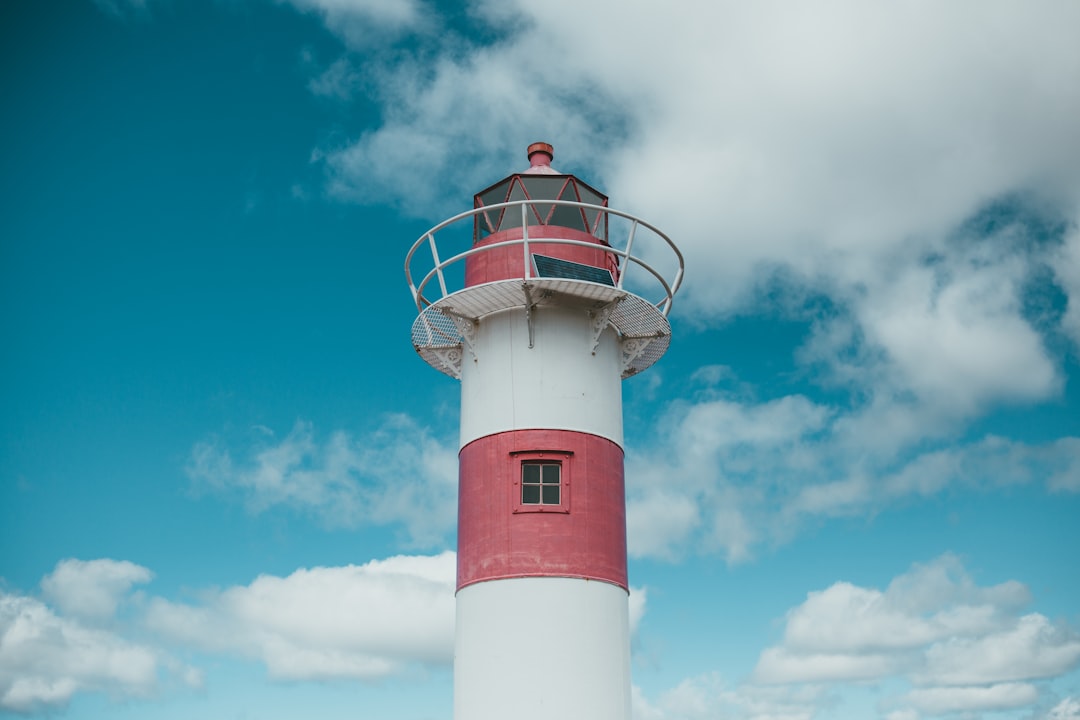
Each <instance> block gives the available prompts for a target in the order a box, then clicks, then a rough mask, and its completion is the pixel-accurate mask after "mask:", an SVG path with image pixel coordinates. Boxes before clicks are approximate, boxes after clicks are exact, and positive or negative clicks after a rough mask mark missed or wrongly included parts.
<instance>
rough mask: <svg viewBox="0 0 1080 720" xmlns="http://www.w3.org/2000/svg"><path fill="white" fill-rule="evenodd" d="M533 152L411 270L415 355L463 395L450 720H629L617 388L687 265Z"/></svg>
mask: <svg viewBox="0 0 1080 720" xmlns="http://www.w3.org/2000/svg"><path fill="white" fill-rule="evenodd" d="M528 154H529V160H530V165H531V166H530V167H529V169H528V170H525V171H524V172H521V173H517V174H514V175H511V176H509V177H507V178H505V179H503V180H501V181H500V182H498V183H496V184H495V185H492V186H491V187H489V188H488V189H486V190H483V191H482V192H480V193H478V194H477V195H476V196H475V198H474V208H473V210H471V211H468V212H464V213H461V214H460V215H457V216H455V217H452V218H450V219H448V220H446V221H444V222H443V223H440V224H439V225H437V226H436V227H434V228H432V229H431V230H430V231H428V232H427V233H425V234H424V236H423V237H421V238H420V239H419V240H418V241H417V242H416V244H415V245H413V247H412V249H411V250H410V252H409V255H408V258H407V259H406V264H405V269H406V276H407V278H408V280H409V287H410V289H411V290H412V293H413V297H414V299H415V301H416V304H417V310H418V311H419V316H418V317H417V319H416V321H415V322H414V323H413V328H412V339H413V344H414V346H415V347H416V349H417V351H418V352H419V353H420V355H421V356H422V357H423V358H424V359H425V360H426V361H427V362H428V363H429V364H430V365H432V366H433V367H435V368H436V369H437V370H440V371H441V372H444V373H446V374H448V375H450V376H452V377H455V378H459V379H460V380H461V441H460V443H461V444H460V454H459V461H460V476H459V496H458V572H457V628H456V642H455V648H454V717H455V718H456V720H507V718H514V719H515V720H540V719H541V718H544V719H545V720H547V719H552V718H558V719H559V720H577V719H579V718H580V719H581V720H585V719H588V720H608V719H610V720H628V719H629V717H630V638H629V618H628V602H627V598H628V584H627V571H626V506H625V494H624V489H623V431H622V389H621V381H622V379H623V378H625V377H628V376H630V375H633V374H636V373H638V372H640V371H642V370H644V369H646V368H647V367H649V366H650V365H652V364H653V363H654V362H656V360H657V359H659V357H660V356H661V355H662V354H663V353H664V351H665V350H666V349H667V347H668V342H669V340H670V325H669V324H668V320H667V313H668V311H669V309H670V307H671V302H672V297H673V295H674V293H675V292H676V291H677V290H678V287H679V284H680V282H681V280H682V274H683V261H682V256H681V255H680V253H679V251H678V249H677V248H676V247H675V245H674V244H673V243H672V242H671V241H670V240H669V239H668V238H667V237H666V236H665V235H664V234H663V233H661V232H660V231H659V230H657V229H656V228H654V227H652V226H651V225H649V224H648V223H645V222H644V221H642V220H639V219H637V218H635V217H633V216H631V215H629V214H627V213H622V212H618V211H615V210H612V209H610V208H609V207H608V202H607V197H605V196H604V195H602V194H601V193H599V192H597V191H596V190H595V189H593V188H591V187H589V186H588V185H587V184H585V183H584V182H582V181H581V180H579V179H578V178H576V177H574V176H573V175H565V174H561V173H558V172H556V171H555V170H553V169H552V168H551V160H552V157H553V150H552V148H551V146H550V145H547V144H546V143H534V144H533V145H530V146H529V149H528ZM468 223H471V225H472V234H471V242H470V241H469V240H467V239H465V240H463V239H462V235H463V234H464V233H462V232H461V230H462V227H463V225H464V224H468ZM616 231H618V232H616ZM455 241H456V243H455ZM639 250H644V257H648V258H649V260H650V263H652V264H650V263H646V262H645V261H644V260H643V259H641V258H642V255H641V254H640V253H639V252H638V251H639ZM428 252H430V256H429V255H428ZM656 266H661V267H663V268H664V269H666V270H668V271H669V274H670V278H666V277H665V276H664V274H663V272H662V271H660V270H657V269H656Z"/></svg>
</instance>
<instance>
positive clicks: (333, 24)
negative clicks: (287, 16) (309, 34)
mask: <svg viewBox="0 0 1080 720" xmlns="http://www.w3.org/2000/svg"><path fill="white" fill-rule="evenodd" d="M278 2H287V3H289V4H290V5H293V6H294V7H296V9H297V10H300V11H302V12H310V13H317V14H319V15H320V16H321V17H322V18H323V22H325V23H326V26H327V27H328V28H329V29H330V30H332V31H333V32H335V33H337V34H339V35H341V36H342V37H344V38H345V39H346V40H347V41H348V42H349V43H350V44H352V45H353V46H354V47H364V46H367V45H369V44H371V43H372V42H374V41H376V40H382V41H385V39H386V34H387V33H401V32H405V31H408V30H416V29H418V28H419V27H420V26H422V24H423V21H424V18H423V9H424V7H423V4H422V3H421V2H419V0H278Z"/></svg>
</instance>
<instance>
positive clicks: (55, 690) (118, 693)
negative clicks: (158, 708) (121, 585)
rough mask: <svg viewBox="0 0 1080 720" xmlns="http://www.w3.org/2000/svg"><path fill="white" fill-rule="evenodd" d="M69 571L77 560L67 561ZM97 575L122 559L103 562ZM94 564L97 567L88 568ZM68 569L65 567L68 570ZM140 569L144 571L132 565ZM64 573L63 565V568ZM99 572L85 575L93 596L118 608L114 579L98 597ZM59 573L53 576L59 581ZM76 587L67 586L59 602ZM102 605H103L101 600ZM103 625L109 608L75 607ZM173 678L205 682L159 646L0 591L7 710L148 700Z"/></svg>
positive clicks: (1, 704)
mask: <svg viewBox="0 0 1080 720" xmlns="http://www.w3.org/2000/svg"><path fill="white" fill-rule="evenodd" d="M66 562H67V563H68V565H67V567H68V568H70V567H71V565H70V563H71V562H72V561H66ZM96 562H97V563H98V565H97V566H96V567H97V569H98V570H100V569H101V568H102V567H108V564H109V563H114V564H115V565H116V566H122V565H123V563H115V561H109V560H104V561H96ZM87 565H93V563H87ZM61 566H64V563H62V564H61ZM133 567H138V566H133ZM59 569H60V568H59V567H58V570H59ZM93 574H94V573H93V572H91V573H83V574H82V575H81V576H80V577H78V586H79V587H81V588H83V589H85V590H87V591H88V592H89V594H90V596H91V597H94V596H96V597H97V598H98V599H99V600H100V598H102V597H106V598H109V599H108V601H107V602H106V603H105V604H106V605H109V604H110V603H111V604H113V605H114V604H115V599H114V598H115V595H114V593H115V592H116V589H115V582H116V580H115V578H114V577H113V576H110V575H109V573H107V572H106V573H101V574H100V576H101V577H102V579H103V584H104V585H105V589H104V591H103V592H102V593H97V592H96V590H95V588H94V587H93V585H92V582H93ZM56 576H57V573H54V574H53V575H52V576H49V577H51V578H55V577H56ZM72 587H74V586H73V585H71V584H68V585H66V586H64V589H63V591H62V592H61V595H60V597H63V598H64V600H65V602H68V603H69V606H72V605H70V601H71V600H72V598H71V597H69V596H67V595H65V594H64V593H65V592H67V591H68V590H70V589H72ZM95 602H96V601H95ZM73 607H74V608H75V610H76V611H86V610H88V609H89V610H90V611H91V612H90V614H91V615H94V616H95V617H96V618H97V619H101V613H102V612H103V611H104V609H105V608H104V607H103V606H99V605H94V604H91V605H90V606H86V607H84V606H81V605H79V604H77V603H75V604H74V605H73ZM163 673H169V674H171V675H174V676H175V677H176V678H178V679H179V680H180V681H181V682H183V683H185V684H188V685H199V684H201V677H202V676H201V673H200V672H199V671H197V670H196V669H194V668H190V667H186V666H184V665H182V664H180V663H178V662H176V661H175V660H173V659H171V658H170V657H168V656H167V655H165V654H164V653H162V652H161V651H160V650H158V649H157V648H154V647H151V646H148V645H145V644H140V643H135V642H131V641H130V640H127V639H125V638H124V637H122V636H121V635H119V634H117V633H115V632H112V631H107V630H102V629H99V628H94V627H89V626H87V625H86V624H85V623H84V621H83V620H81V619H77V618H67V617H63V616H62V615H59V614H57V613H56V612H55V611H54V610H53V609H52V608H50V607H48V606H47V605H45V604H44V603H42V602H41V601H40V600H37V599H34V598H31V597H27V596H24V595H17V594H10V593H4V592H0V710H7V711H11V712H17V713H32V712H48V711H50V710H55V709H58V708H62V707H65V706H66V705H67V704H68V702H69V701H70V700H71V698H72V696H73V695H74V694H75V693H77V692H103V693H107V694H109V695H110V696H113V697H147V696H150V695H153V694H154V693H155V692H157V691H158V690H159V686H160V677H159V676H160V675H161V674H163Z"/></svg>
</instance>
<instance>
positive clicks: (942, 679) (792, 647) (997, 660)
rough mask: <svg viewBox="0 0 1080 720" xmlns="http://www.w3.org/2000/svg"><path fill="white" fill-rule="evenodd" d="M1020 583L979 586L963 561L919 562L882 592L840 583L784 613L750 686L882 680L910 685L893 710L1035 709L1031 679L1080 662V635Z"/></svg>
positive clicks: (935, 712) (1053, 674)
mask: <svg viewBox="0 0 1080 720" xmlns="http://www.w3.org/2000/svg"><path fill="white" fill-rule="evenodd" d="M1029 601H1030V595H1029V593H1028V591H1027V589H1026V588H1024V587H1023V586H1022V585H1020V584H1019V583H1017V582H1015V581H1009V582H1005V583H1001V584H999V585H994V586H990V587H981V586H978V585H977V584H975V582H974V581H973V580H972V578H971V577H970V576H969V575H968V574H967V572H966V571H965V570H964V568H963V566H962V564H961V563H960V561H959V560H958V559H957V558H956V557H953V556H949V555H946V556H943V557H941V558H938V559H937V560H935V561H934V562H932V563H928V564H926V565H916V566H914V567H913V568H912V569H911V570H910V571H909V572H908V573H905V574H904V575H901V576H899V577H897V578H895V579H894V580H893V581H892V582H891V583H890V584H889V586H888V588H886V589H885V590H884V591H882V590H877V589H874V588H863V587H859V586H856V585H853V584H851V583H845V582H838V583H836V584H834V585H832V586H830V587H829V588H827V589H825V590H823V591H817V592H812V593H810V594H809V595H808V596H807V599H806V601H805V602H804V603H802V604H801V605H799V606H797V607H795V608H793V609H792V610H790V611H789V612H788V614H787V617H786V622H785V627H784V636H783V641H782V643H781V644H780V645H777V646H774V647H771V648H767V649H766V650H765V651H763V652H762V654H761V656H760V658H759V660H758V664H757V667H756V668H755V670H754V676H753V677H754V681H755V682H757V683H764V684H776V685H781V686H784V685H793V684H794V685H797V684H800V683H822V682H882V681H885V680H888V679H896V678H901V679H904V680H906V681H907V682H908V683H911V684H912V685H913V686H914V687H913V689H911V690H910V691H909V692H907V693H906V694H904V695H903V696H902V697H900V698H895V700H896V703H895V704H899V705H902V706H904V707H899V708H898V709H897V710H896V712H900V713H903V712H909V711H912V710H914V711H918V712H921V713H927V714H931V715H939V714H946V713H952V712H961V711H964V712H975V711H1001V710H1007V709H1011V708H1018V707H1027V706H1032V705H1034V704H1035V703H1036V702H1037V700H1038V698H1039V691H1038V688H1037V687H1036V686H1035V685H1034V684H1032V683H1031V682H1023V681H1032V680H1040V679H1046V678H1053V677H1060V676H1062V675H1064V674H1066V673H1068V672H1070V671H1071V670H1072V669H1074V668H1075V667H1076V666H1077V665H1078V664H1080V634H1078V633H1077V632H1076V631H1075V630H1073V629H1072V628H1069V627H1067V626H1065V625H1054V624H1052V623H1051V622H1050V621H1049V620H1048V619H1047V618H1046V617H1045V616H1043V615H1041V614H1038V613H1029V614H1023V615H1022V614H1020V612H1021V610H1022V608H1023V607H1024V606H1025V605H1026V604H1027V603H1028V602H1029Z"/></svg>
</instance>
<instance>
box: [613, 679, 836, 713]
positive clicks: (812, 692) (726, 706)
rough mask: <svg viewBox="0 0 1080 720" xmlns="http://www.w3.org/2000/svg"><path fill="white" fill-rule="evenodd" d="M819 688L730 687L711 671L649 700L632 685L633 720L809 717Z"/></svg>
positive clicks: (817, 704) (819, 698)
mask: <svg viewBox="0 0 1080 720" xmlns="http://www.w3.org/2000/svg"><path fill="white" fill-rule="evenodd" d="M824 699H825V698H824V696H823V693H822V692H821V689H820V688H815V687H798V688H786V687H760V686H753V685H740V686H731V685H729V684H727V683H725V682H724V680H723V679H722V678H721V677H720V676H719V675H716V674H715V673H712V674H705V675H699V676H696V677H692V678H687V679H686V680H683V681H682V682H680V683H679V684H678V685H676V686H675V687H673V688H672V689H670V690H668V691H667V692H665V693H663V694H661V695H660V697H659V698H658V699H657V700H655V701H649V700H648V699H647V698H646V697H645V693H644V692H643V691H642V690H641V688H639V687H637V686H634V687H633V688H632V695H631V701H632V708H633V718H634V720H715V719H716V718H725V719H726V720H811V718H814V717H817V716H818V713H819V712H820V711H821V709H822V708H823V705H824V702H823V701H824Z"/></svg>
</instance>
